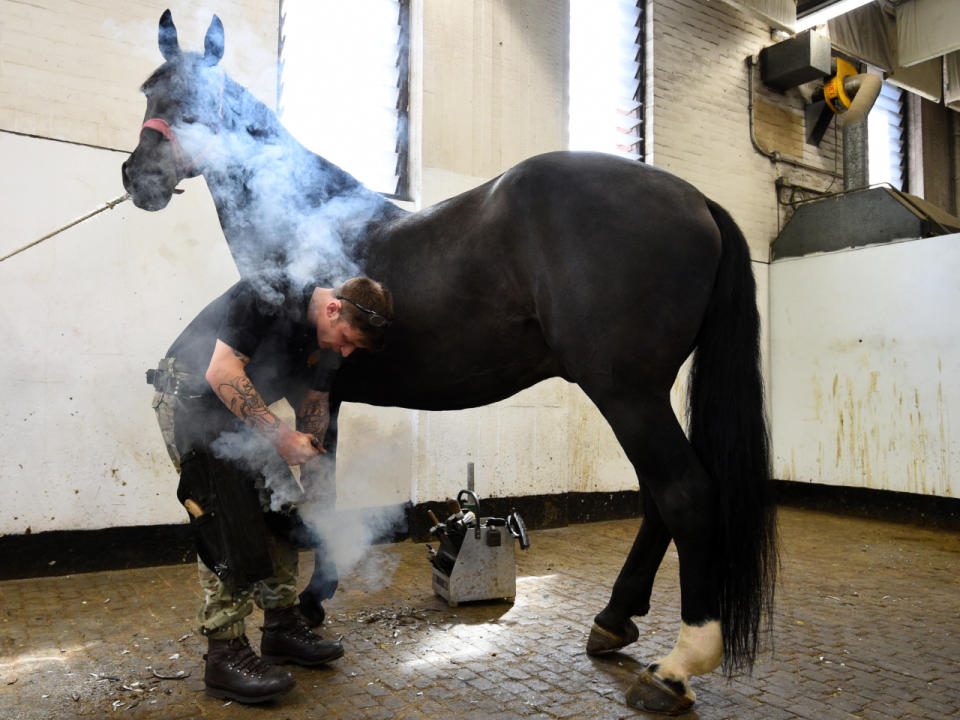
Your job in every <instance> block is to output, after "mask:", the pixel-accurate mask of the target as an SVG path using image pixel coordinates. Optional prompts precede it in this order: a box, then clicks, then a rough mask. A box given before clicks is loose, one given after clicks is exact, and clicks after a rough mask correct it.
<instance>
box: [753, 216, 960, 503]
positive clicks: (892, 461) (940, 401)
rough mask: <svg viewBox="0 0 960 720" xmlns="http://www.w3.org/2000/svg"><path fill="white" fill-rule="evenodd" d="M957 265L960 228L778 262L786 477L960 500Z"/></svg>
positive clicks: (781, 443) (779, 465)
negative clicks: (958, 230)
mask: <svg viewBox="0 0 960 720" xmlns="http://www.w3.org/2000/svg"><path fill="white" fill-rule="evenodd" d="M958 275H960V235H945V236H940V237H935V238H927V239H923V240H911V241H906V242H897V243H890V244H886V245H874V246H870V247H866V248H860V249H856V250H847V251H843V252H834V253H826V254H821V255H815V256H808V257H803V258H791V259H784V260H778V261H775V262H774V263H772V264H771V266H770V285H771V295H770V318H771V324H772V327H773V333H772V338H771V346H772V368H771V378H772V386H773V388H772V396H773V429H774V434H773V451H774V471H775V474H776V476H777V477H778V478H783V479H785V480H795V481H799V482H815V483H824V484H827V485H844V486H848V487H865V488H873V489H881V490H896V491H901V492H910V493H920V494H923V495H937V496H941V497H955V498H960V482H958V481H957V478H958V477H960V423H958V422H957V421H956V414H957V408H958V407H960V315H958V314H957V313H956V312H955V311H954V308H956V307H958V306H960V283H958V282H957V277H958ZM951 415H953V416H954V417H953V421H951Z"/></svg>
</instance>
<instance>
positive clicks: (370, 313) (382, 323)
mask: <svg viewBox="0 0 960 720" xmlns="http://www.w3.org/2000/svg"><path fill="white" fill-rule="evenodd" d="M335 297H336V298H337V300H346V301H347V302H348V303H350V304H351V305H353V306H354V307H355V308H356V309H357V310H359V311H360V312H362V313H363V314H364V315H366V316H367V322H368V323H370V324H371V325H372V326H373V327H375V328H381V327H386V326H387V325H389V324H390V321H389V320H388V319H387V318H385V317H384V316H383V315H381V314H380V313H378V312H377V311H376V310H371V309H370V308H365V307H364V306H363V305H361V304H360V303H357V302H354V301H353V300H351V299H350V298H348V297H344V296H343V295H336V296H335Z"/></svg>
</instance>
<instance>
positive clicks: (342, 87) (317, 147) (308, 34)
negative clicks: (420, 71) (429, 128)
mask: <svg viewBox="0 0 960 720" xmlns="http://www.w3.org/2000/svg"><path fill="white" fill-rule="evenodd" d="M409 37H410V4H409V0H351V1H350V2H343V0H282V2H281V3H280V60H279V63H280V64H279V75H280V77H279V83H278V91H277V94H278V98H277V108H278V114H279V116H280V119H281V121H282V122H283V124H284V125H285V126H286V128H287V129H288V130H289V131H290V132H291V133H293V135H294V137H296V138H297V139H298V140H299V141H300V142H301V143H303V144H304V145H305V146H306V147H307V148H309V149H310V150H312V151H313V152H315V153H317V154H319V155H322V156H323V157H325V158H326V159H327V160H329V161H330V162H333V163H335V164H336V165H339V166H340V167H342V168H343V169H344V170H346V171H347V172H349V173H350V174H352V175H353V176H354V177H356V178H357V179H358V180H360V181H361V182H362V183H364V184H365V185H366V186H367V187H369V188H370V189H372V190H376V191H377V192H380V193H383V194H384V195H387V196H388V197H394V198H399V199H408V196H409V188H408V170H407V165H408V156H409V155H408V109H409Z"/></svg>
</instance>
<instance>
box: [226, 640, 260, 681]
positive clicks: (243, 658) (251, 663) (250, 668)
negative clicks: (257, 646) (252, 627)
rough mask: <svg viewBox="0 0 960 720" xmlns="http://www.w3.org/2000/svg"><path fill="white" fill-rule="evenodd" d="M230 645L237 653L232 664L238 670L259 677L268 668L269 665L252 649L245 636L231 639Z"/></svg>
mask: <svg viewBox="0 0 960 720" xmlns="http://www.w3.org/2000/svg"><path fill="white" fill-rule="evenodd" d="M230 645H231V647H232V649H233V650H235V651H236V653H237V654H236V657H235V658H234V660H233V663H232V665H233V667H235V668H236V669H237V670H239V671H240V672H242V673H245V674H247V675H256V676H258V677H260V676H262V675H263V674H264V672H266V671H267V670H268V669H269V668H270V665H268V664H267V663H265V662H264V661H263V660H262V659H261V658H260V656H259V655H257V654H256V653H255V652H254V651H253V648H251V647H250V641H249V640H247V639H246V638H245V637H242V638H237V639H236V640H233V641H232V642H231V643H230Z"/></svg>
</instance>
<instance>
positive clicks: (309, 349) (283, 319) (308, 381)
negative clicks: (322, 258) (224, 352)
mask: <svg viewBox="0 0 960 720" xmlns="http://www.w3.org/2000/svg"><path fill="white" fill-rule="evenodd" d="M314 287H315V285H314V284H313V283H310V284H308V285H307V286H305V287H304V286H301V287H296V286H293V285H291V284H290V283H289V281H286V280H284V281H271V282H267V281H264V280H263V279H260V278H253V279H245V280H241V281H240V282H238V283H236V284H235V285H234V286H233V287H231V288H230V289H229V290H227V291H226V292H225V293H224V294H223V295H221V296H220V297H219V298H217V299H216V300H214V301H213V302H212V303H210V304H209V305H208V306H207V307H206V308H205V309H204V310H203V312H201V313H200V315H198V316H197V317H196V318H195V319H194V321H193V322H191V323H190V325H188V326H187V328H186V330H184V331H183V333H182V334H181V335H180V337H179V338H177V340H176V341H175V342H174V343H173V345H172V346H171V347H170V350H169V351H168V352H167V356H168V357H173V358H174V360H175V363H176V367H177V368H178V369H179V370H183V371H188V372H191V373H194V374H196V375H199V376H200V377H201V378H202V377H203V375H204V373H205V372H206V370H207V366H208V365H209V364H210V358H211V356H212V355H213V348H214V346H215V345H216V341H217V339H218V338H219V339H220V340H221V341H223V342H224V343H226V344H227V345H229V346H230V347H231V348H233V349H234V350H237V351H238V352H241V353H243V354H244V355H246V356H247V357H248V358H250V362H249V364H248V365H247V366H246V373H247V376H248V377H249V378H250V380H251V382H252V383H253V384H254V386H255V387H256V388H257V390H258V391H259V392H260V395H261V396H262V397H263V399H264V401H265V402H266V403H267V404H270V403H272V402H274V401H276V400H278V399H280V398H281V397H283V396H284V394H285V392H286V391H288V390H289V389H290V388H291V387H292V386H293V385H297V384H300V385H302V386H305V387H307V388H309V389H311V390H319V391H324V392H325V391H329V390H330V385H331V383H332V381H333V375H334V373H335V372H336V369H337V368H338V367H339V366H340V356H339V355H338V354H337V353H335V352H334V351H332V350H321V349H320V348H319V346H318V345H317V332H316V328H315V327H313V326H312V325H311V324H310V323H309V321H308V320H307V308H308V306H309V303H310V297H311V295H312V294H313V290H314ZM209 392H210V393H213V390H212V388H211V389H209Z"/></svg>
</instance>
